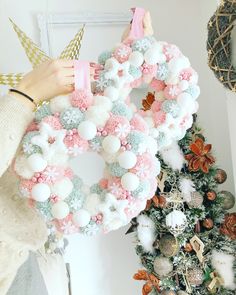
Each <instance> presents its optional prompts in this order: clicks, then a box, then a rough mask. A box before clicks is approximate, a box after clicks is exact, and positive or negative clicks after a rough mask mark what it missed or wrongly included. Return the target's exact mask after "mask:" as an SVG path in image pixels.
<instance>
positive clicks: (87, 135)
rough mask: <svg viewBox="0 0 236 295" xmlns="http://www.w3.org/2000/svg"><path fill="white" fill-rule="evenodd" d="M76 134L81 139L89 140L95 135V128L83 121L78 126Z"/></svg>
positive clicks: (88, 122) (89, 122)
mask: <svg viewBox="0 0 236 295" xmlns="http://www.w3.org/2000/svg"><path fill="white" fill-rule="evenodd" d="M78 132H79V135H80V137H81V138H83V139H85V140H91V139H93V138H94V137H95V136H96V134H97V127H96V125H95V124H94V123H93V122H91V121H83V122H81V123H80V124H79V127H78Z"/></svg>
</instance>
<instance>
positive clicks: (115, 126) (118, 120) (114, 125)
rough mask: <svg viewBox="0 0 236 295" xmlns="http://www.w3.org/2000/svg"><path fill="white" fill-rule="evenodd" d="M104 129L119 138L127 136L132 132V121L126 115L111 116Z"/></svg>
mask: <svg viewBox="0 0 236 295" xmlns="http://www.w3.org/2000/svg"><path fill="white" fill-rule="evenodd" d="M104 131H106V132H107V134H109V135H111V134H112V135H116V136H118V137H119V138H125V137H126V136H127V135H128V134H129V132H130V123H129V121H128V119H126V118H125V117H122V116H111V117H110V118H109V119H108V121H107V123H106V125H105V127H104ZM104 131H103V132H102V134H103V133H104Z"/></svg>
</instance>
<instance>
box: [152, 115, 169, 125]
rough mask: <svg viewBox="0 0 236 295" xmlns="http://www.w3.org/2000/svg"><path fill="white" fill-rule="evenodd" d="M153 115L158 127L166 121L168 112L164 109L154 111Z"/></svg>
mask: <svg viewBox="0 0 236 295" xmlns="http://www.w3.org/2000/svg"><path fill="white" fill-rule="evenodd" d="M152 116H153V120H154V123H155V126H156V127H157V126H160V125H161V124H163V123H164V122H165V121H166V113H164V112H163V111H159V112H157V113H153V115H152Z"/></svg>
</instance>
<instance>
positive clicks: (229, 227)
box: [220, 213, 236, 240]
mask: <svg viewBox="0 0 236 295" xmlns="http://www.w3.org/2000/svg"><path fill="white" fill-rule="evenodd" d="M220 232H221V233H222V234H223V235H226V236H228V237H229V238H230V239H231V240H235V239H236V213H228V214H226V215H225V219H224V223H223V224H222V226H221V228H220Z"/></svg>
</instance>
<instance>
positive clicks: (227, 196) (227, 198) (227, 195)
mask: <svg viewBox="0 0 236 295" xmlns="http://www.w3.org/2000/svg"><path fill="white" fill-rule="evenodd" d="M219 196H220V197H222V198H223V209H224V210H229V209H232V208H233V207H234V205H235V197H234V195H233V194H231V192H228V191H221V192H219Z"/></svg>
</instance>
